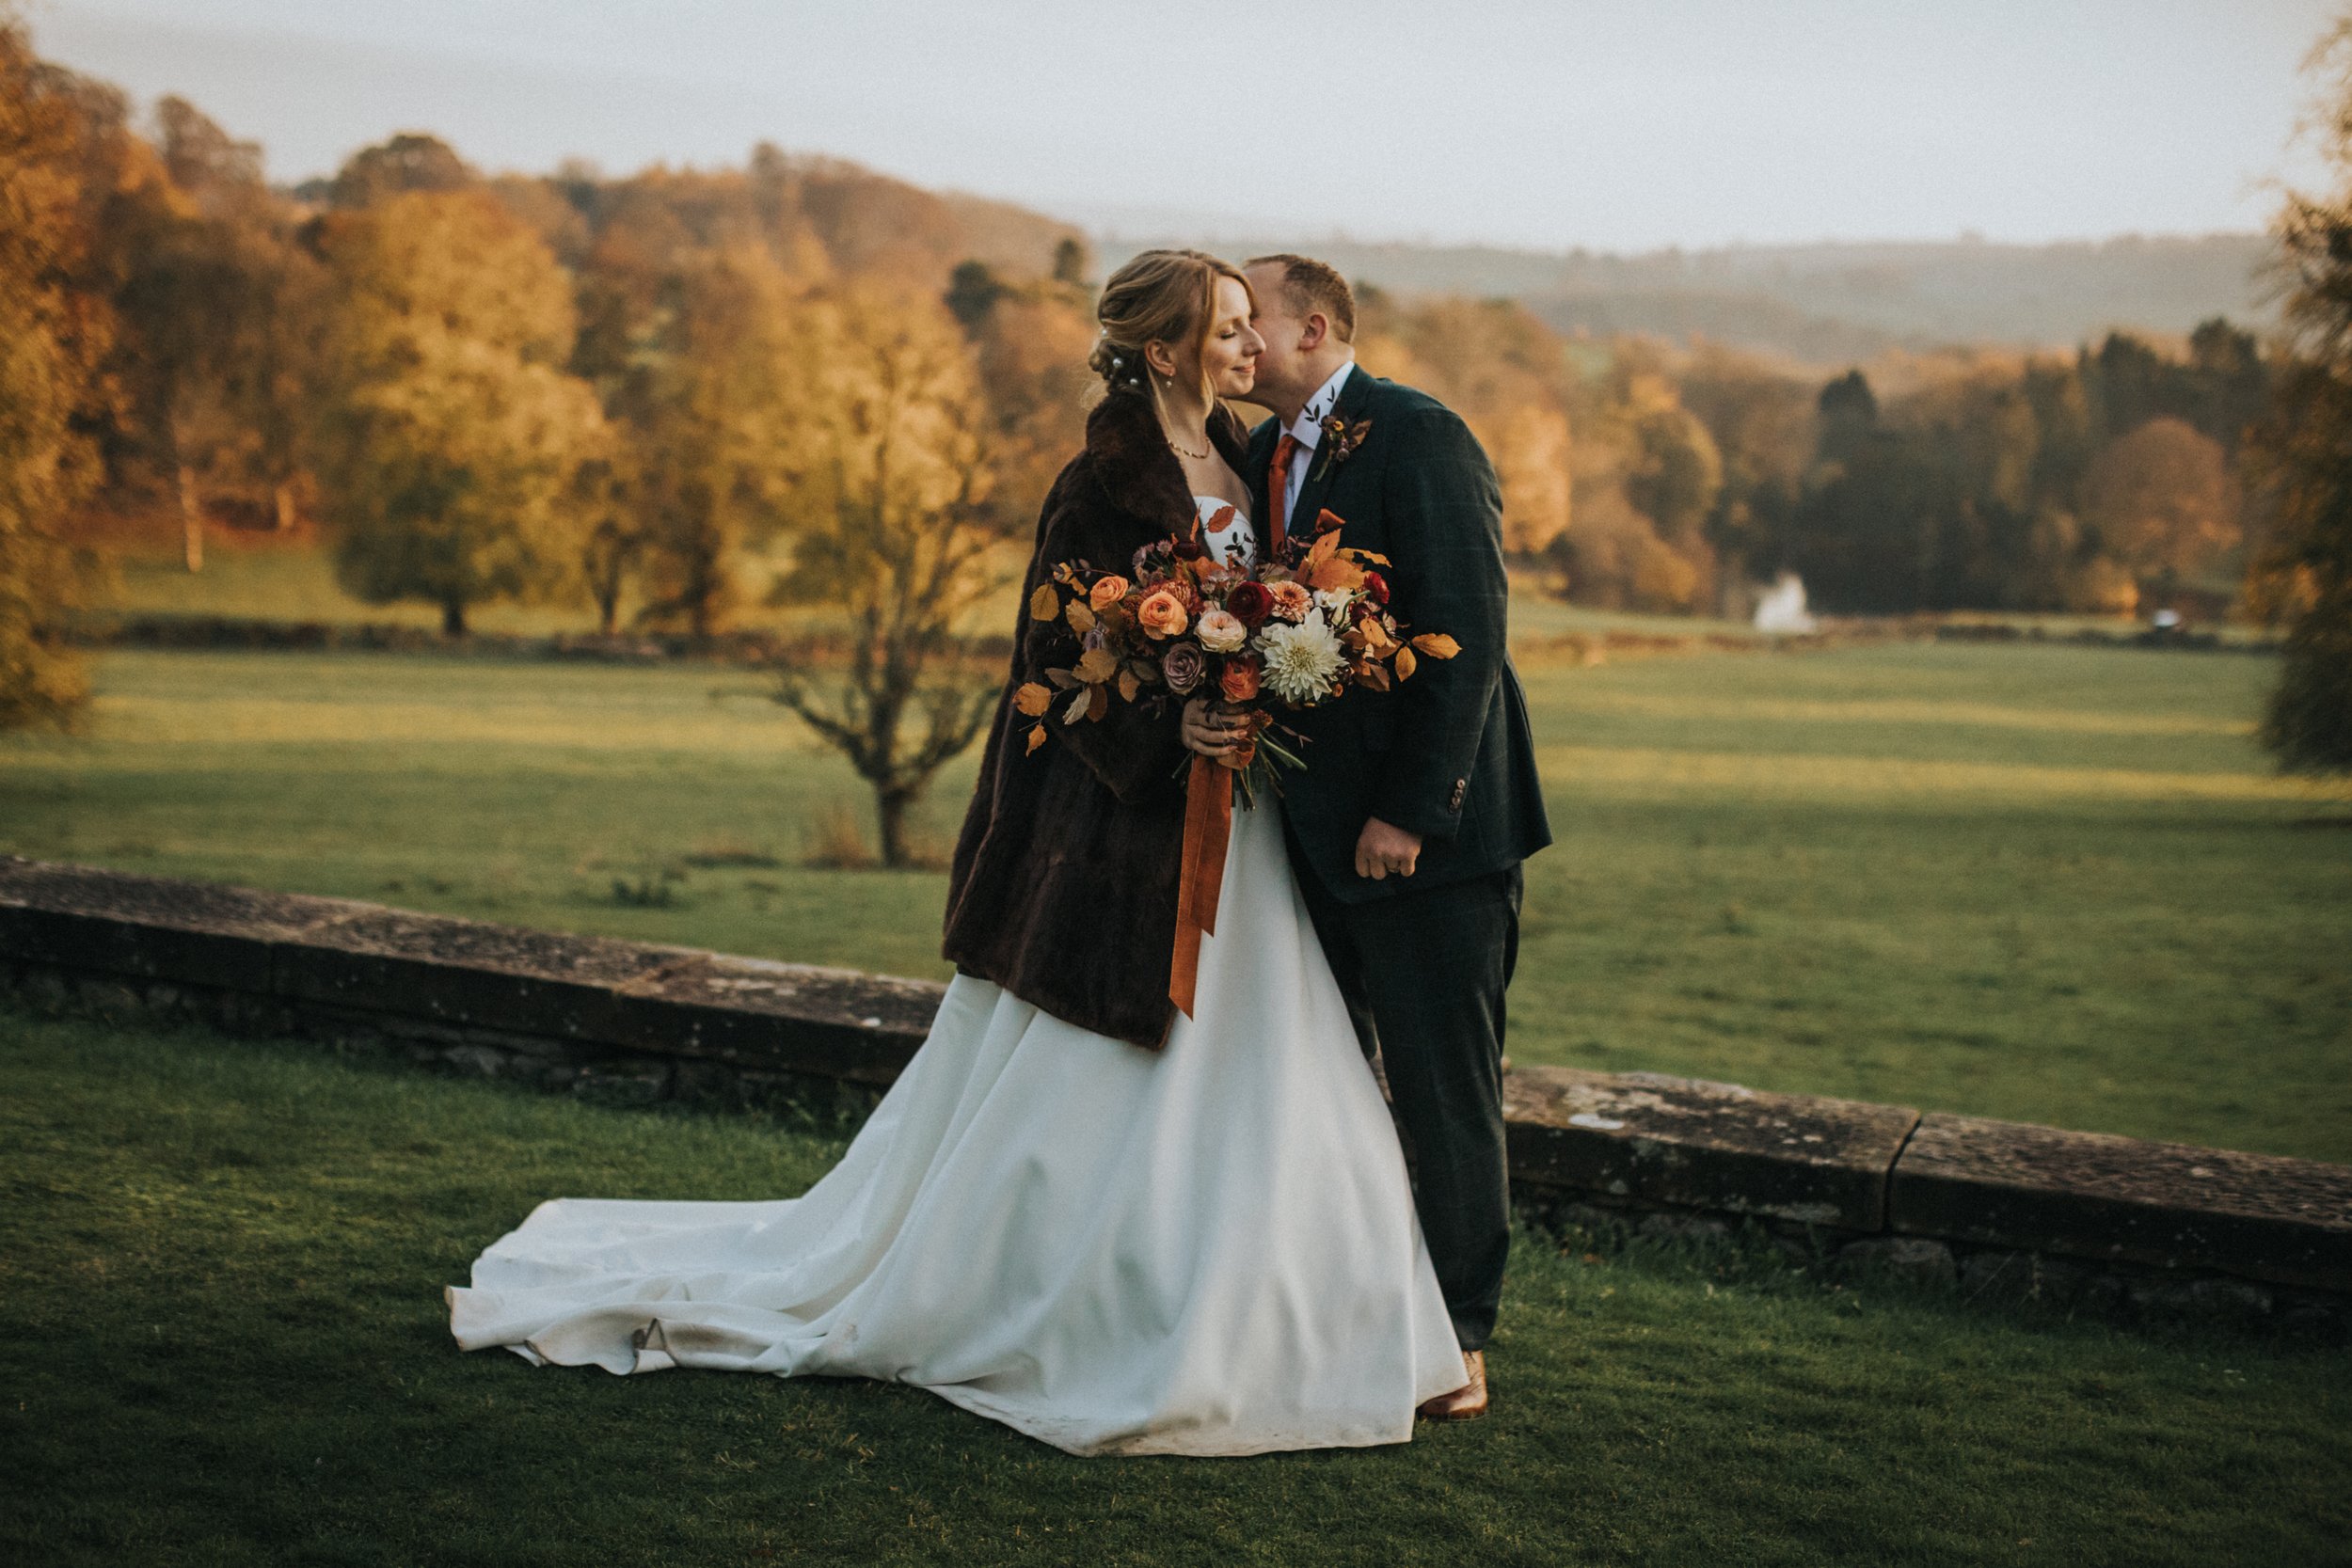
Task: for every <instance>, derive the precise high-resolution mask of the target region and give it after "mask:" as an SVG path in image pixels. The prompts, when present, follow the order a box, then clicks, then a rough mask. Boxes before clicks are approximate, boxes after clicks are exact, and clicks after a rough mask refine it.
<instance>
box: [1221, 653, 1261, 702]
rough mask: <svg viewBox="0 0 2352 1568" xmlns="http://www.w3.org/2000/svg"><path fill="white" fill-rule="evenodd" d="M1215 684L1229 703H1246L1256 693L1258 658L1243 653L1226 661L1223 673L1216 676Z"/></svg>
mask: <svg viewBox="0 0 2352 1568" xmlns="http://www.w3.org/2000/svg"><path fill="white" fill-rule="evenodd" d="M1217 686H1218V687H1219V689H1222V690H1223V691H1224V693H1225V700H1226V701H1227V702H1229V703H1246V702H1248V701H1249V700H1250V699H1251V698H1252V697H1255V696H1256V695H1257V694H1258V660H1257V659H1256V658H1254V657H1249V656H1247V655H1245V656H1244V657H1240V658H1235V659H1229V660H1227V661H1226V665H1225V673H1223V674H1222V675H1219V676H1218V677H1217Z"/></svg>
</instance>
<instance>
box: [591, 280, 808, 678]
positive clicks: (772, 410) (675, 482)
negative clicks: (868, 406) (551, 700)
mask: <svg viewBox="0 0 2352 1568" xmlns="http://www.w3.org/2000/svg"><path fill="white" fill-rule="evenodd" d="M828 318H829V309H828V308H827V307H825V306H823V305H822V304H820V303H819V302H817V301H815V300H814V299H812V298H811V297H809V295H808V293H807V291H806V290H805V289H803V287H802V286H801V285H800V284H798V283H797V282H796V281H795V280H794V279H793V278H792V277H789V276H788V275H787V273H786V272H785V271H784V270H783V269H782V268H781V267H779V266H778V265H777V264H776V263H775V262H774V261H772V260H771V259H770V258H769V256H768V255H767V254H766V253H765V252H764V251H760V250H757V249H754V248H750V247H739V248H736V249H732V250H729V251H726V252H723V253H721V254H717V255H712V256H707V257H705V258H703V259H702V260H701V261H697V262H694V263H692V264H690V265H689V266H687V267H686V268H685V269H684V270H683V272H682V274H681V275H680V277H679V280H678V283H677V286H676V289H675V303H674V306H673V308H672V309H671V310H670V311H669V312H667V313H666V315H665V318H664V321H663V325H662V327H661V330H660V335H659V337H658V339H657V340H656V341H654V342H653V343H652V344H651V345H650V346H649V347H648V350H647V353H648V356H649V357H650V358H651V359H652V361H653V364H652V368H651V369H650V370H649V371H648V372H647V375H646V378H645V382H644V388H643V390H642V392H641V393H640V394H639V395H636V396H634V397H632V398H631V399H630V400H629V401H628V411H629V416H630V418H629V422H628V427H627V429H628V440H629V444H630V449H631V452H632V461H633V464H634V467H635V471H636V474H637V476H638V478H637V484H636V490H637V498H638V499H637V512H638V516H639V518H640V520H641V523H642V526H643V529H644V535H643V552H642V562H641V565H640V567H639V570H640V573H641V575H642V576H643V577H644V583H645V595H646V602H645V605H644V609H643V610H641V611H640V612H639V620H640V621H641V622H642V623H644V624H645V625H648V626H674V627H676V628H678V629H680V630H683V631H684V632H686V633H687V635H689V636H690V637H691V638H693V639H695V640H696V641H703V640H705V639H707V638H708V637H710V636H711V635H713V634H714V633H716V632H718V631H720V630H721V629H723V627H724V626H726V624H727V623H728V621H729V620H730V619H731V618H732V617H733V616H734V615H735V613H736V612H737V611H738V610H739V608H740V607H741V606H742V604H743V603H744V600H745V598H746V593H745V586H744V583H743V581H742V573H743V565H744V562H743V553H744V550H745V548H746V546H750V545H755V544H760V543H764V542H766V541H767V540H769V539H771V538H772V537H774V536H775V534H776V533H777V532H778V531H780V530H781V529H782V528H783V527H784V526H785V524H786V521H787V514H786V506H787V500H788V499H789V498H790V497H791V495H792V493H793V490H794V487H795V485H796V484H798V483H799V482H800V480H801V477H802V475H803V473H804V472H805V471H806V468H807V467H808V465H809V464H810V462H812V461H813V460H814V459H813V458H812V457H811V456H810V455H809V451H810V448H811V445H812V442H813V441H815V440H816V439H817V436H816V435H815V432H816V431H817V429H818V423H817V421H818V420H819V419H820V418H821V415H820V414H819V412H818V408H817V406H816V405H817V404H818V401H819V400H820V398H821V397H822V396H823V395H824V394H823V393H822V391H821V390H820V388H822V387H823V385H824V374H825V366H824V364H823V362H822V356H823V354H824V352H825V344H826V339H827V336H828V327H827V321H828Z"/></svg>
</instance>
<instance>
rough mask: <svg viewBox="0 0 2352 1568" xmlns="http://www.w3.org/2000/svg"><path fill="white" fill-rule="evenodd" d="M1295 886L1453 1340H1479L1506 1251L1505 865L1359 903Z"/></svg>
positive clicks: (1508, 934) (1470, 1346)
mask: <svg viewBox="0 0 2352 1568" xmlns="http://www.w3.org/2000/svg"><path fill="white" fill-rule="evenodd" d="M1298 885H1299V891H1300V893H1301V894H1303V895H1305V897H1306V901H1307V912H1308V914H1309V916H1310V917H1311V919H1312V920H1313V922H1314V927H1315V934H1316V935H1317V936H1318V937H1320V938H1321V939H1322V942H1323V950H1324V953H1325V954H1326V955H1327V957H1328V958H1329V959H1330V961H1331V971H1332V973H1333V974H1334V975H1336V976H1337V977H1338V979H1339V983H1340V991H1341V994H1342V995H1343V996H1344V997H1345V998H1346V1000H1347V1006H1348V1012H1349V1014H1350V1016H1351V1017H1352V1018H1353V1019H1354V1021H1355V1024H1356V1034H1357V1037H1358V1038H1359V1039H1360V1040H1361V1041H1362V1042H1363V1046H1364V1053H1365V1054H1366V1055H1368V1056H1369V1055H1371V1054H1372V1053H1374V1052H1375V1049H1376V1050H1377V1052H1378V1053H1379V1056H1380V1061H1381V1066H1382V1069H1383V1070H1384V1071H1385V1072H1386V1074H1387V1076H1388V1080H1389V1093H1390V1096H1391V1101H1392V1102H1393V1107H1394V1110H1395V1113H1396V1119H1397V1121H1398V1122H1399V1123H1400V1124H1401V1125H1402V1128H1403V1131H1404V1133H1405V1140H1406V1153H1407V1155H1408V1156H1409V1157H1410V1158H1411V1161H1412V1164H1413V1202H1414V1207H1415V1208H1416V1209H1417V1210H1418V1211H1419V1212H1420V1214H1421V1228H1422V1235H1423V1236H1424V1237H1425V1238H1427V1240H1428V1243H1429V1256H1430V1260H1431V1262H1432V1263H1434V1264H1435V1265H1436V1267H1437V1273H1438V1287H1439V1289H1440V1290H1442V1291H1444V1293H1445V1300H1446V1308H1447V1310H1448V1311H1449V1312H1450V1313H1451V1314H1452V1316H1453V1319H1454V1337H1455V1338H1457V1339H1459V1340H1460V1341H1461V1345H1462V1348H1463V1349H1464V1350H1466V1351H1470V1350H1477V1349H1479V1348H1480V1347H1481V1346H1483V1345H1485V1344H1486V1339H1487V1338H1488V1337H1489V1336H1490V1335H1491V1334H1492V1333H1493V1332H1494V1326H1495V1314H1496V1311H1497V1309H1498V1308H1499V1307H1500V1306H1501V1304H1502V1269H1503V1263H1504V1261H1505V1259H1507V1258H1508V1257H1509V1255H1510V1250H1511V1187H1510V1174H1509V1167H1508V1164H1507V1162H1506V1160H1505V1156H1504V1149H1503V1128H1502V1034H1503V990H1504V988H1505V987H1507V986H1509V985H1510V983H1511V972H1512V970H1513V969H1515V968H1516V967H1517V966H1518V951H1519V903H1520V898H1521V895H1522V893H1523V891H1524V888H1525V885H1526V879H1525V874H1524V872H1523V870H1522V869H1521V867H1520V866H1519V864H1518V863H1516V862H1515V863H1512V864H1510V865H1506V866H1504V867H1502V869H1501V870H1499V871H1489V872H1486V873H1484V874H1482V875H1480V876H1476V877H1472V878H1469V879H1464V880H1462V881H1457V882H1448V883H1445V884H1443V885H1441V886H1438V887H1431V888H1411V887H1408V888H1407V889H1406V891H1404V892H1401V893H1397V894H1393V895H1388V896H1384V897H1380V898H1375V899H1373V900H1371V901H1370V902H1368V903H1361V904H1346V903H1342V902H1341V901H1340V900H1339V899H1337V898H1334V897H1332V896H1331V894H1330V893H1329V891H1328V890H1327V889H1326V888H1325V887H1324V885H1323V881H1322V879H1321V878H1320V877H1318V876H1317V875H1316V874H1315V873H1314V872H1313V871H1312V870H1311V869H1309V868H1307V867H1304V866H1301V867H1300V874H1299V878H1298Z"/></svg>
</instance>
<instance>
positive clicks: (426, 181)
mask: <svg viewBox="0 0 2352 1568" xmlns="http://www.w3.org/2000/svg"><path fill="white" fill-rule="evenodd" d="M480 178H481V176H479V175H477V174H476V173H475V172H474V171H473V168H472V166H470V165H469V164H468V163H467V162H466V160H465V159H463V158H460V157H459V156H458V155H457V153H456V152H455V150H453V149H452V148H451V147H450V145H449V144H448V143H447V142H445V141H443V140H441V138H440V137H438V136H433V135H426V134H424V133H423V132H421V131H403V132H402V133H400V135H396V136H393V137H392V138H391V139H389V141H383V142H378V143H377V144H376V145H375V146H373V147H367V148H362V149H360V150H358V151H357V152H355V153H353V154H352V155H351V157H350V158H349V159H348V160H347V161H346V162H345V163H344V164H343V166H342V168H341V169H339V170H337V171H336V174H335V179H334V182H333V183H332V184H331V185H329V186H328V187H327V192H326V198H327V200H328V201H329V202H330V203H332V204H333V205H334V206H337V207H342V208H346V209H353V208H360V207H373V206H374V205H375V204H376V203H377V202H379V201H389V199H391V198H393V197H396V196H404V195H406V194H407V193H408V192H411V191H460V190H464V189H465V188H466V187H468V186H469V185H471V184H474V183H475V182H477V181H479V180H480Z"/></svg>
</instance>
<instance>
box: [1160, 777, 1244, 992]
mask: <svg viewBox="0 0 2352 1568" xmlns="http://www.w3.org/2000/svg"><path fill="white" fill-rule="evenodd" d="M1232 828H1233V780H1232V771H1231V770H1230V769H1229V768H1226V767H1225V766H1224V765H1223V764H1221V763H1219V762H1217V761H1216V759H1214V758H1212V757H1204V756H1201V755H1200V754H1199V753H1197V752H1196V753H1195V754H1194V756H1193V759H1192V772H1191V773H1190V774H1189V775H1187V776H1186V778H1185V780H1184V858H1183V861H1182V862H1181V870H1180V871H1179V874H1178V877H1177V881H1176V954H1175V957H1174V958H1172V959H1171V960H1170V961H1169V963H1168V1000H1169V1001H1171V1002H1173V1003H1175V1004H1176V1006H1177V1008H1178V1010H1179V1011H1181V1012H1183V1014H1184V1016H1185V1017H1186V1018H1190V1017H1191V1016H1192V993H1193V987H1194V984H1195V982H1197V981H1198V980H1199V979H1200V939H1201V938H1202V937H1204V936H1212V937H1213V936H1215V935H1216V900H1217V895H1218V894H1220V893H1221V892H1223V891H1224V887H1225V841H1226V839H1227V838H1228V837H1229V836H1230V835H1231V834H1232Z"/></svg>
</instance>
